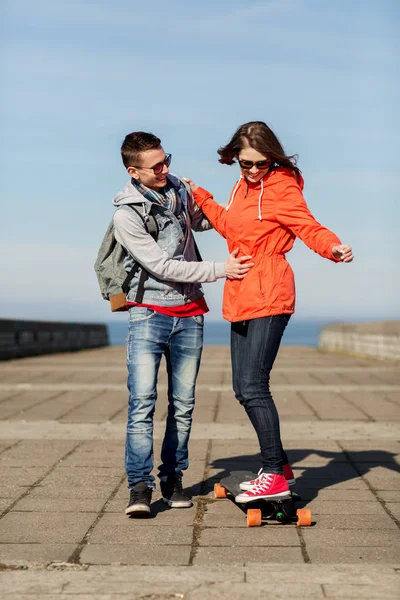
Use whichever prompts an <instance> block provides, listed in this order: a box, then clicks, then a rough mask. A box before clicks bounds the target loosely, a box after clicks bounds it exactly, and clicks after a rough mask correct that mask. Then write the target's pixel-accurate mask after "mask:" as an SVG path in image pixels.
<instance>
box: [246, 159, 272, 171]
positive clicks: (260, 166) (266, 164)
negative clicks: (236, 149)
mask: <svg viewBox="0 0 400 600" xmlns="http://www.w3.org/2000/svg"><path fill="white" fill-rule="evenodd" d="M238 163H239V165H240V168H241V169H246V170H247V169H251V168H252V167H254V165H255V166H256V167H257V169H266V168H267V167H269V165H270V164H271V161H270V160H269V159H266V160H258V161H257V162H253V161H251V160H238Z"/></svg>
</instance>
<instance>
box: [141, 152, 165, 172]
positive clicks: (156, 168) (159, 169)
mask: <svg viewBox="0 0 400 600" xmlns="http://www.w3.org/2000/svg"><path fill="white" fill-rule="evenodd" d="M171 158H172V155H171V154H166V155H165V158H164V160H163V161H162V162H159V163H157V164H156V165H153V166H152V167H135V169H150V170H151V171H153V173H154V175H161V173H162V172H163V169H164V165H165V166H166V167H169V165H170V164H171Z"/></svg>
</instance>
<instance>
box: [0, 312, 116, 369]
mask: <svg viewBox="0 0 400 600" xmlns="http://www.w3.org/2000/svg"><path fill="white" fill-rule="evenodd" d="M108 345H109V339H108V330H107V326H106V325H100V324H96V323H57V322H45V321H17V320H11V319H0V360H6V359H9V358H22V357H24V356H35V355H38V354H50V353H53V352H71V351H74V350H84V349H88V348H99V347H101V346H108Z"/></svg>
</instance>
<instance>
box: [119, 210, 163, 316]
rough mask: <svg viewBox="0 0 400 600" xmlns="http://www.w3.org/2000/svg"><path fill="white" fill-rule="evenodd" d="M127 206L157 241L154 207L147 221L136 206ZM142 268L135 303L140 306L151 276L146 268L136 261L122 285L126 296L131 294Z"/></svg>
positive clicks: (157, 229)
mask: <svg viewBox="0 0 400 600" xmlns="http://www.w3.org/2000/svg"><path fill="white" fill-rule="evenodd" d="M127 206H129V207H130V208H131V209H132V210H134V211H135V213H136V214H137V215H139V217H140V218H141V219H142V222H143V227H144V228H145V230H146V231H147V233H149V234H150V235H151V237H152V238H153V239H154V241H157V238H158V232H159V228H158V223H157V220H156V218H155V216H154V215H153V214H152V209H153V207H152V206H151V208H150V213H149V219H148V220H147V221H145V219H144V217H143V215H142V213H141V212H140V210H139V209H138V207H137V206H135V205H133V204H128V205H127ZM140 268H142V272H141V274H140V278H139V283H138V289H137V292H136V296H135V302H137V303H138V304H140V303H141V302H142V300H143V293H144V283H145V281H146V279H147V278H148V276H149V274H148V272H147V271H146V269H145V268H144V267H141V265H140V264H139V263H138V262H136V261H135V262H134V264H133V267H132V269H131V270H130V271H129V273H128V275H127V276H126V278H125V280H124V282H123V284H122V291H123V292H124V294H127V293H128V292H129V288H130V283H131V281H132V279H133V278H134V276H135V275H136V273H137V272H138V270H139V269H140Z"/></svg>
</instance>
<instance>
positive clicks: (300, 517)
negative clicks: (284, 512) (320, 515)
mask: <svg viewBox="0 0 400 600" xmlns="http://www.w3.org/2000/svg"><path fill="white" fill-rule="evenodd" d="M296 515H297V527H310V525H311V510H310V509H309V508H298V509H297V511H296Z"/></svg>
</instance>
